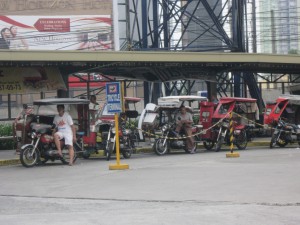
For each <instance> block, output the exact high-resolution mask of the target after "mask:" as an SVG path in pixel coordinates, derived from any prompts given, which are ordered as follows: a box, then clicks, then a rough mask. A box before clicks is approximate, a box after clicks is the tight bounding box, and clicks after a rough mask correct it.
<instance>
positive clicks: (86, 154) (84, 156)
mask: <svg viewBox="0 0 300 225" xmlns="http://www.w3.org/2000/svg"><path fill="white" fill-rule="evenodd" d="M90 156H91V154H90V153H88V152H83V154H82V158H84V159H89V158H90Z"/></svg>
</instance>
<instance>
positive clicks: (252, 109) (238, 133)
mask: <svg viewBox="0 0 300 225" xmlns="http://www.w3.org/2000/svg"><path fill="white" fill-rule="evenodd" d="M231 113H232V120H233V123H232V127H233V144H235V145H236V146H237V148H238V149H240V150H242V149H245V148H246V147H247V144H248V141H249V139H250V138H249V130H250V129H251V128H253V127H255V124H254V122H255V120H258V119H259V112H258V108H257V105H256V99H253V98H237V97H222V98H220V100H219V102H218V104H216V103H212V102H201V103H200V118H199V124H201V125H202V126H203V133H202V135H201V139H202V140H203V145H204V147H205V148H206V149H207V150H211V149H213V148H214V149H215V151H220V149H221V146H222V145H223V144H226V145H230V132H229V124H230V121H229V119H230V114H231Z"/></svg>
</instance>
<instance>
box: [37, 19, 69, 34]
mask: <svg viewBox="0 0 300 225" xmlns="http://www.w3.org/2000/svg"><path fill="white" fill-rule="evenodd" d="M34 27H35V28H36V29H37V30H38V31H39V32H70V19H69V18H45V19H38V20H37V21H36V22H35V24H34Z"/></svg>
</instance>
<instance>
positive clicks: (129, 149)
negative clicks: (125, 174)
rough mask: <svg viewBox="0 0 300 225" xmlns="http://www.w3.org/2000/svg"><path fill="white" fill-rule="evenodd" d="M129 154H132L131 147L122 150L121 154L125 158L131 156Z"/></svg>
mask: <svg viewBox="0 0 300 225" xmlns="http://www.w3.org/2000/svg"><path fill="white" fill-rule="evenodd" d="M131 154H132V148H128V149H125V150H122V155H123V157H124V158H125V159H129V158H130V157H131Z"/></svg>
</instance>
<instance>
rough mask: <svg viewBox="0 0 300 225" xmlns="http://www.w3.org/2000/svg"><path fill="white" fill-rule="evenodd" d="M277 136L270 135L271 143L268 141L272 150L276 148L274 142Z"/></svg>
mask: <svg viewBox="0 0 300 225" xmlns="http://www.w3.org/2000/svg"><path fill="white" fill-rule="evenodd" d="M277 136H278V134H275V135H274V134H273V135H272V138H271V141H270V148H274V147H275V146H276V140H277Z"/></svg>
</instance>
